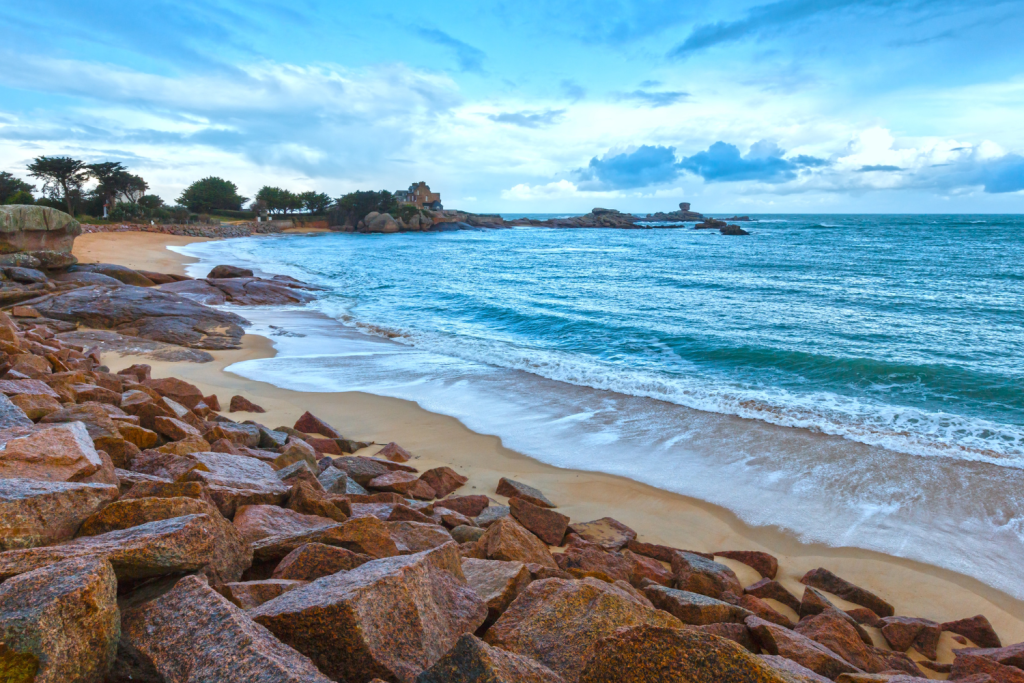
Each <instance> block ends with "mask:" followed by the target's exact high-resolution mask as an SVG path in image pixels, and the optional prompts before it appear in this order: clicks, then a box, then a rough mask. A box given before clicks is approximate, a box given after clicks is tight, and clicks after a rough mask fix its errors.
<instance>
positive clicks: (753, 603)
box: [740, 593, 793, 628]
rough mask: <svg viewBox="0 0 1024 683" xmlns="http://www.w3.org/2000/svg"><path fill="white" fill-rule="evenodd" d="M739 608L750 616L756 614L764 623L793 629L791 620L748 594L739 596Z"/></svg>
mask: <svg viewBox="0 0 1024 683" xmlns="http://www.w3.org/2000/svg"><path fill="white" fill-rule="evenodd" d="M740 607H742V608H743V609H745V610H748V611H749V612H751V613H752V614H756V615H757V616H759V617H761V618H762V619H764V620H766V621H770V622H772V623H773V624H778V625H779V626H784V627H786V628H793V620H792V619H790V618H789V617H787V616H786V615H785V614H783V613H781V612H779V611H778V610H776V609H775V608H774V607H772V606H771V605H769V604H768V603H767V602H765V601H764V600H762V599H761V598H759V597H757V596H755V595H750V594H749V593H744V594H743V595H741V596H740Z"/></svg>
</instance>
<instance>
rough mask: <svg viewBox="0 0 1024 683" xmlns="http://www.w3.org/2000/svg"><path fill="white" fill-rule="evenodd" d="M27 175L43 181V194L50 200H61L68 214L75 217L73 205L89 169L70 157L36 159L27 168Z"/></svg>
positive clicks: (80, 192)
mask: <svg viewBox="0 0 1024 683" xmlns="http://www.w3.org/2000/svg"><path fill="white" fill-rule="evenodd" d="M28 174H29V175H30V176H32V177H33V178H40V179H41V180H43V193H44V194H46V195H47V196H49V197H50V198H51V199H55V200H63V201H64V203H65V204H67V207H68V213H69V214H71V215H72V216H74V215H75V203H76V202H77V201H78V200H80V199H81V197H82V185H83V184H85V181H86V180H88V179H89V167H88V165H87V164H86V163H85V162H84V161H80V160H78V159H72V158H71V157H47V156H42V157H36V158H35V160H34V161H33V162H32V163H31V164H29V166H28Z"/></svg>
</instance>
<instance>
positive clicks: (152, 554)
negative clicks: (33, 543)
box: [0, 515, 237, 581]
mask: <svg viewBox="0 0 1024 683" xmlns="http://www.w3.org/2000/svg"><path fill="white" fill-rule="evenodd" d="M211 527H212V521H211V519H210V517H209V516H208V515H188V516H187V517H175V518H174V519H165V520H161V521H158V522H150V523H148V524H143V525H141V526H136V527H132V528H130V529H124V530H122V531H111V532H110V533H108V534H102V535H100V536H86V537H84V538H76V539H75V540H73V541H67V542H65V543H61V544H60V545H53V546H48V547H45V548H29V549H26V550H8V551H7V552H5V553H0V580H4V579H8V578H10V577H12V576H17V575H18V574H24V573H26V572H30V571H33V570H35V569H40V568H42V567H47V566H49V565H52V564H56V563H58V562H63V561H65V560H71V559H75V558H81V557H100V558H102V557H105V558H107V559H108V560H110V563H111V564H112V565H113V566H114V571H115V572H116V573H117V578H118V579H119V580H122V581H123V580H125V579H143V578H149V577H152V576H161V575H163V574H184V573H187V572H196V571H200V570H202V569H205V568H206V567H207V566H208V565H209V564H210V563H211V561H212V560H213V558H214V556H215V555H216V552H217V536H216V534H215V533H213V531H212V528H211ZM236 579H237V577H235V578H231V579H228V578H226V577H222V580H225V581H227V580H231V581H234V580H236Z"/></svg>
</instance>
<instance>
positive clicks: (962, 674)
mask: <svg viewBox="0 0 1024 683" xmlns="http://www.w3.org/2000/svg"><path fill="white" fill-rule="evenodd" d="M967 649H968V648H963V649H960V650H954V651H953V666H952V667H950V672H949V680H951V681H963V683H1024V671H1021V670H1020V669H1019V668H1017V667H1016V666H1010V665H1008V664H1000V663H999V662H997V661H995V660H993V659H989V658H988V657H983V656H981V655H977V654H972V653H971V652H970V651H967V652H965V650H967ZM975 677H977V678H978V679H979V680H977V681H972V680H971V679H972V678H975ZM983 677H987V678H983Z"/></svg>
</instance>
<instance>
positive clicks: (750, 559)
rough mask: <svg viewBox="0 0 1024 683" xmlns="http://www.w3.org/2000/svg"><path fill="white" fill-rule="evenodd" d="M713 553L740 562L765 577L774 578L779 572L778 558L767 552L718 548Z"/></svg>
mask: <svg viewBox="0 0 1024 683" xmlns="http://www.w3.org/2000/svg"><path fill="white" fill-rule="evenodd" d="M714 554H715V556H716V557H724V558H727V559H730V560H736V561H737V562H742V563H743V564H745V565H747V566H748V567H751V568H753V569H754V570H755V571H756V572H757V573H758V574H760V575H761V576H762V577H763V578H766V579H774V578H775V575H776V574H777V573H778V572H779V561H778V559H776V558H775V556H774V555H769V554H768V553H763V552H760V551H756V550H719V551H717V552H715V553H714Z"/></svg>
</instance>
